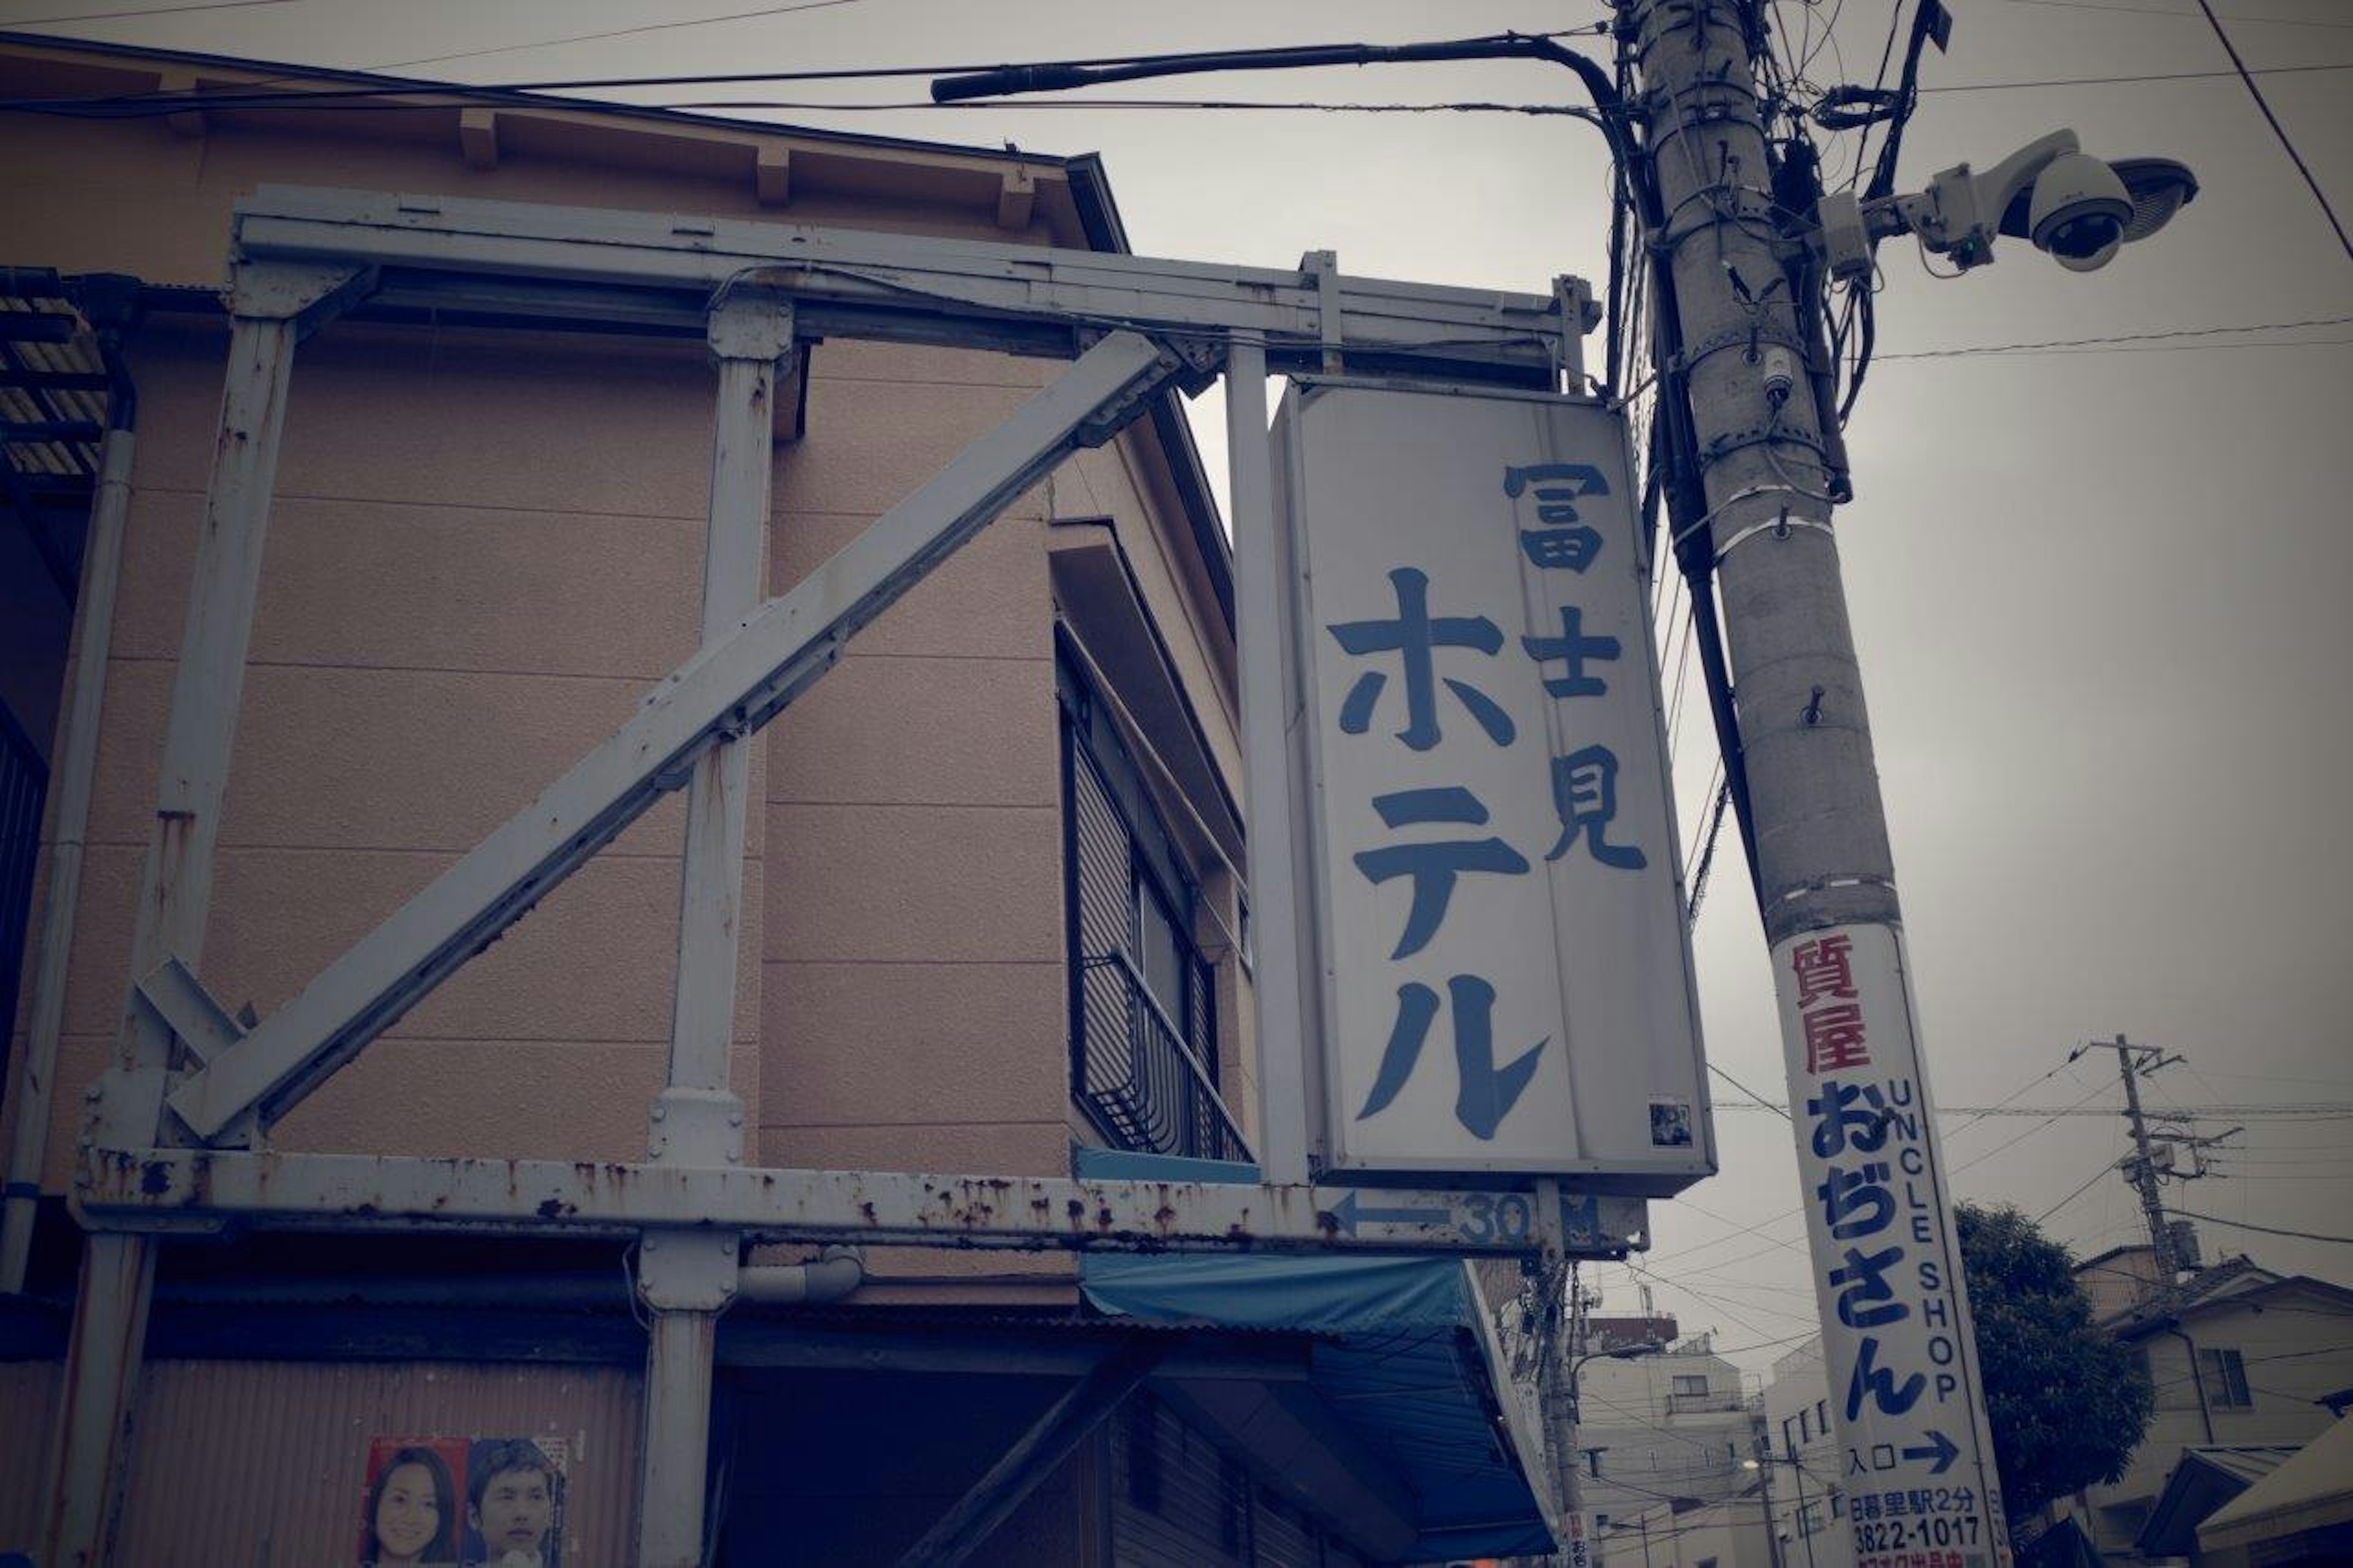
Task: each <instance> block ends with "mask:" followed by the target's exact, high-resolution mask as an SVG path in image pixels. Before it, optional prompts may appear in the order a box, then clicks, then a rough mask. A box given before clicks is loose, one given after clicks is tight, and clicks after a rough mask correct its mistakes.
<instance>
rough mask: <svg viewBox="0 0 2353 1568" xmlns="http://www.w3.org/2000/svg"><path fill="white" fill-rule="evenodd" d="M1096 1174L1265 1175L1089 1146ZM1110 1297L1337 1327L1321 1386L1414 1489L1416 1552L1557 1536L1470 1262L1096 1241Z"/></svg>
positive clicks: (1103, 1286) (1149, 1316) (1242, 1323)
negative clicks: (1106, 1248)
mask: <svg viewBox="0 0 2353 1568" xmlns="http://www.w3.org/2000/svg"><path fill="white" fill-rule="evenodd" d="M1078 1174H1079V1175H1080V1176H1081V1177H1082V1178H1088V1179H1094V1180H1139V1181H1154V1180H1157V1181H1191V1182H1215V1181H1228V1182H1256V1181H1257V1180H1258V1171H1257V1168H1256V1167H1255V1166H1251V1165H1245V1164H1238V1163H1228V1162H1213V1161H1204V1160H1181V1159H1176V1158H1173V1157H1170V1156H1166V1155H1155V1154H1130V1153H1124V1152H1118V1151H1114V1150H1103V1149H1083V1150H1081V1151H1080V1152H1079V1159H1078ZM1079 1278H1080V1283H1081V1285H1082V1287H1083V1289H1085V1291H1086V1296H1087V1300H1088V1301H1089V1302H1090V1303H1091V1304H1092V1306H1093V1307H1094V1308H1095V1309H1096V1310H1099V1311H1102V1312H1106V1313H1110V1314H1113V1315H1116V1316H1123V1317H1134V1318H1141V1319H1145V1320H1147V1321H1154V1322H1199V1323H1204V1324H1216V1325H1218V1326H1220V1327H1224V1328H1246V1329H1274V1330H1283V1329H1287V1330H1294V1331H1301V1332H1306V1333H1314V1334H1317V1335H1321V1336H1324V1338H1323V1339H1322V1341H1321V1342H1318V1343H1317V1344H1316V1345H1315V1347H1314V1350H1313V1351H1312V1352H1311V1361H1310V1370H1309V1385H1310V1386H1311V1387H1312V1388H1313V1389H1314V1391H1315V1393H1316V1394H1318V1395H1319V1396H1320V1397H1321V1399H1322V1400H1323V1402H1324V1405H1326V1406H1327V1407H1328V1408H1329V1409H1330V1410H1331V1411H1332V1413H1333V1414H1334V1415H1335V1417H1336V1418H1337V1419H1338V1420H1339V1421H1340V1422H1341V1423H1342V1424H1344V1425H1345V1426H1347V1427H1348V1428H1350V1429H1351V1430H1352V1431H1353V1433H1354V1434H1355V1436H1356V1437H1358V1438H1359V1439H1361V1441H1362V1443H1363V1445H1364V1447H1365V1448H1366V1449H1367V1450H1369V1451H1370V1453H1371V1454H1372V1455H1373V1456H1374V1457H1375V1458H1377V1459H1378V1460H1379V1461H1380V1462H1382V1463H1384V1464H1386V1465H1387V1466H1388V1468H1389V1470H1390V1475H1389V1477H1388V1479H1390V1480H1391V1481H1392V1482H1394V1483H1395V1488H1396V1489H1397V1490H1398V1492H1399V1493H1400V1494H1401V1495H1403V1496H1406V1497H1409V1498H1410V1499H1411V1500H1412V1502H1413V1506H1414V1510H1415V1517H1414V1519H1413V1521H1412V1522H1413V1524H1414V1526H1415V1528H1416V1529H1417V1530H1418V1531H1419V1539H1418V1540H1417V1542H1416V1543H1415V1547H1414V1550H1413V1551H1412V1552H1411V1553H1410V1554H1409V1555H1410V1559H1411V1560H1413V1561H1430V1560H1442V1559H1447V1558H1463V1557H1500V1556H1510V1555H1514V1554H1533V1553H1539V1552H1550V1551H1552V1550H1554V1549H1555V1545H1556V1531H1555V1528H1554V1522H1553V1521H1552V1520H1551V1518H1550V1510H1549V1507H1548V1504H1547V1502H1546V1499H1545V1495H1544V1491H1543V1483H1542V1482H1541V1481H1540V1480H1532V1478H1531V1477H1530V1476H1529V1475H1528V1473H1527V1469H1526V1463H1527V1459H1528V1458H1529V1457H1530V1456H1531V1455H1532V1454H1533V1452H1534V1448H1533V1446H1532V1443H1531V1442H1530V1440H1529V1439H1527V1438H1526V1437H1525V1436H1524V1435H1522V1434H1521V1433H1519V1432H1518V1431H1517V1430H1516V1429H1515V1426H1514V1422H1513V1421H1512V1420H1511V1419H1510V1417H1509V1416H1508V1415H1505V1414H1504V1413H1505V1412H1510V1411H1513V1410H1514V1409H1515V1407H1516V1406H1515V1404H1514V1395H1513V1393H1512V1391H1511V1388H1510V1386H1509V1382H1508V1379H1507V1377H1506V1376H1505V1374H1504V1371H1503V1369H1502V1367H1501V1365H1500V1363H1499V1362H1498V1360H1497V1357H1496V1353H1495V1349H1494V1344H1493V1339H1492V1338H1491V1336H1490V1334H1489V1331H1488V1328H1487V1324H1486V1322H1485V1321H1484V1319H1483V1315H1482V1309H1481V1306H1480V1302H1479V1296H1478V1292H1477V1289H1475V1287H1474V1286H1473V1285H1472V1279H1471V1275H1470V1270H1469V1268H1467V1266H1465V1265H1464V1264H1462V1263H1461V1262H1459V1261H1456V1260H1452V1259H1449V1258H1393V1257H1380V1256H1374V1255H1364V1256H1356V1255H1345V1254H1344V1255H1335V1256H1333V1257H1329V1258H1313V1257H1278V1256H1271V1255H1261V1254H1252V1253H1229V1254H1218V1253H1210V1254H1201V1253H1184V1254H1174V1253H1163V1254H1134V1253H1084V1254H1082V1255H1081V1258H1080V1274H1079Z"/></svg>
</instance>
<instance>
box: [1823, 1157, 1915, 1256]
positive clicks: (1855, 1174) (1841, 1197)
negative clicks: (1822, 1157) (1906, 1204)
mask: <svg viewBox="0 0 2353 1568" xmlns="http://www.w3.org/2000/svg"><path fill="white" fill-rule="evenodd" d="M1886 1183H1887V1162H1886V1161H1884V1160H1871V1161H1866V1162H1865V1163H1863V1164H1862V1165H1860V1166H1858V1167H1856V1168H1855V1169H1854V1170H1852V1171H1850V1170H1846V1169H1845V1168H1843V1167H1841V1166H1838V1165H1832V1166H1831V1168H1830V1180H1828V1181H1826V1182H1824V1183H1823V1184H1821V1185H1820V1186H1819V1187H1816V1188H1815V1189H1814V1196H1816V1197H1818V1198H1820V1200H1821V1201H1822V1219H1823V1222H1824V1223H1825V1224H1827V1225H1828V1226H1830V1229H1831V1236H1833V1237H1836V1238H1837V1239H1839V1240H1841V1241H1857V1240H1860V1239H1862V1237H1866V1236H1877V1235H1878V1234H1879V1233H1880V1232H1881V1231H1883V1230H1885V1229H1886V1228H1887V1222H1888V1221H1889V1220H1891V1219H1894V1217H1895V1194H1893V1193H1891V1192H1889V1191H1888V1190H1887V1186H1886Z"/></svg>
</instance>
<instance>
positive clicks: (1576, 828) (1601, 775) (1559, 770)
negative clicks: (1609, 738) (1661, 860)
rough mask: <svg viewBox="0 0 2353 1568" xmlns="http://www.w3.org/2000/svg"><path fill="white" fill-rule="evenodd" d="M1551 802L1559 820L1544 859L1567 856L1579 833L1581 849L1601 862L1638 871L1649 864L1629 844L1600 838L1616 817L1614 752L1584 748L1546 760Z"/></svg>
mask: <svg viewBox="0 0 2353 1568" xmlns="http://www.w3.org/2000/svg"><path fill="white" fill-rule="evenodd" d="M1552 806H1553V811H1554V813H1555V814H1556V816H1559V818H1560V826H1561V835H1560V842H1559V843H1557V844H1556V845H1554V846H1553V847H1552V851H1551V853H1549V854H1547V855H1546V857H1545V858H1546V859H1547V860H1557V859H1559V858H1561V857H1562V856H1564V855H1566V854H1567V853H1568V847H1569V846H1570V845H1571V844H1574V843H1576V842H1577V835H1578V834H1580V833H1582V834H1583V835H1584V836H1585V847H1586V848H1587V849H1588V850H1589V851H1591V852H1592V855H1593V858H1595V859H1596V860H1599V861H1600V862H1601V864H1603V865H1604V866H1608V867H1610V868H1613V869H1615V870H1620V871H1639V870H1641V868H1643V867H1645V866H1647V865H1649V864H1650V860H1649V858H1647V857H1645V856H1644V855H1643V853H1642V852H1641V850H1640V849H1638V848H1636V847H1634V846H1632V845H1630V844H1611V843H1609V842H1607V841H1606V840H1605V839H1604V838H1603V837H1602V836H1603V835H1604V834H1605V833H1607V832H1608V831H1609V824H1610V823H1611V822H1613V821H1615V820H1616V819H1617V816H1618V754H1617V753H1616V752H1612V751H1611V750H1610V749H1609V747H1607V746H1587V747H1585V748H1584V749H1582V750H1580V751H1575V752H1570V753H1569V754H1568V755H1567V756H1565V757H1555V758H1554V759H1553V760H1552Z"/></svg>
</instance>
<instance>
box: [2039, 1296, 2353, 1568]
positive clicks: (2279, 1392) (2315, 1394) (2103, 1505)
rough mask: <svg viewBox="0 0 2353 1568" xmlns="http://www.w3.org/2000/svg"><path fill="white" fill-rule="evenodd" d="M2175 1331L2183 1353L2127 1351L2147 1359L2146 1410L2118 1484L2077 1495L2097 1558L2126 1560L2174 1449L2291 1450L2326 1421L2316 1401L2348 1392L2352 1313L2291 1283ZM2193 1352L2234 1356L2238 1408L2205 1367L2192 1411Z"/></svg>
mask: <svg viewBox="0 0 2353 1568" xmlns="http://www.w3.org/2000/svg"><path fill="white" fill-rule="evenodd" d="M2182 1328H2183V1330H2184V1331H2185V1332H2186V1333H2187V1334H2188V1336H2189V1344H2186V1345H2185V1344H2184V1343H2183V1342H2182V1341H2181V1340H2179V1339H2177V1338H2175V1337H2174V1336H2173V1335H2171V1334H2169V1333H2163V1332H2152V1333H2144V1334H2141V1335H2139V1336H2137V1338H2136V1340H2135V1341H2134V1342H2135V1343H2136V1344H2137V1345H2138V1346H2139V1347H2140V1348H2141V1349H2142V1350H2143V1351H2144V1352H2145V1353H2146V1355H2147V1360H2148V1370H2149V1380H2150V1382H2151V1384H2153V1386H2154V1388H2155V1390H2156V1410H2155V1414H2154V1415H2152V1417H2151V1418H2150V1421H2149V1425H2148V1432H2147V1436H2144V1437H2143V1438H2142V1439H2141V1444H2140V1447H2138V1448H2137V1449H2135V1450H2134V1452H2133V1457H2132V1461H2131V1463H2130V1465H2129V1466H2128V1467H2127V1468H2126V1471H2125V1474H2124V1476H2123V1478H2122V1479H2120V1480H2118V1481H2117V1482H2116V1484H2115V1485H2114V1486H2103V1487H2093V1488H2090V1489H2087V1490H2086V1491H2085V1492H2084V1493H2083V1494H2082V1497H2083V1512H2084V1514H2086V1515H2088V1521H2087V1522H2088V1525H2089V1527H2090V1528H2091V1529H2092V1531H2094V1543H2095V1544H2096V1545H2097V1546H2098V1547H2099V1549H2100V1550H2101V1551H2102V1552H2128V1551H2129V1549H2130V1547H2131V1545H2132V1542H2133V1539H2134V1537H2135V1536H2137V1534H2138V1533H2139V1532H2140V1528H2141V1526H2142V1524H2143V1523H2144V1522H2145V1521H2147V1516H2148V1511H2149V1509H2150V1507H2151V1506H2152V1505H2153V1504H2154V1503H2155V1501H2156V1500H2157V1497H2158V1493H2159V1492H2160V1491H2161V1490H2162V1489H2164V1486H2165V1482H2166V1479H2167V1478H2168V1476H2170V1475H2171V1474H2172V1473H2173V1468H2174V1467H2175V1466H2176V1465H2177V1464H2179V1462H2180V1458H2181V1451H2182V1450H2183V1449H2184V1448H2187V1447H2289V1448H2295V1447H2302V1446H2303V1445H2304V1444H2306V1443H2307V1442H2310V1441H2311V1440H2312V1439H2313V1438H2314V1437H2316V1436H2318V1435H2319V1434H2320V1433H2321V1432H2322V1431H2324V1430H2325V1429H2327V1426H2328V1425H2329V1424H2330V1421H2331V1419H2332V1417H2331V1415H2330V1414H2329V1411H2328V1407H2327V1405H2323V1404H2321V1403H2320V1399H2321V1396H2322V1395H2323V1394H2332V1393H2335V1392H2337V1390H2340V1389H2343V1388H2345V1387H2347V1386H2348V1385H2353V1309H2348V1307H2347V1306H2346V1305H2345V1304H2344V1302H2342V1301H2341V1300H2338V1299H2337V1295H2334V1294H2331V1293H2328V1292H2327V1291H2324V1290H2317V1289H2305V1288H2298V1287H2296V1286H2295V1285H2294V1284H2293V1282H2291V1283H2290V1285H2289V1286H2288V1287H2287V1288H2285V1289H2266V1290H2263V1291H2261V1292H2260V1293H2251V1294H2250V1295H2249V1296H2246V1297H2238V1298H2230V1299H2225V1300H2220V1301H2214V1302H2210V1303H2202V1304H2193V1305H2192V1306H2191V1307H2190V1308H2189V1310H2187V1311H2186V1312H2185V1313H2184V1314H2183V1317H2182ZM2193 1347H2194V1348H2195V1349H2197V1350H2200V1351H2206V1352H2237V1355H2238V1358H2239V1366H2240V1368H2241V1370H2242V1377H2243V1381H2244V1383H2245V1385H2246V1389H2245V1391H2246V1394H2247V1399H2248V1403H2247V1404H2246V1405H2243V1406H2242V1405H2235V1404H2232V1403H2228V1402H2227V1401H2228V1400H2229V1398H2230V1396H2231V1395H2232V1394H2234V1393H2235V1392H2236V1391H2235V1390H2234V1389H2232V1388H2229V1387H2226V1386H2224V1385H2222V1384H2221V1383H2219V1382H2218V1380H2217V1379H2216V1377H2215V1376H2214V1373H2213V1369H2212V1367H2211V1364H2209V1365H2207V1366H2206V1367H2204V1368H2203V1369H2202V1370H2203V1372H2204V1377H2203V1382H2204V1389H2203V1394H2204V1403H2203V1407H2202V1408H2201V1405H2200V1377H2199V1376H2196V1375H2193V1373H2192V1368H2191V1359H2190V1352H2191V1349H2192V1348H2193ZM2210 1423H2211V1434H2212V1435H2211V1436H2209V1435H2208V1428H2209V1424H2210Z"/></svg>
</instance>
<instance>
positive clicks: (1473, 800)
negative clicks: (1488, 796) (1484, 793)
mask: <svg viewBox="0 0 2353 1568" xmlns="http://www.w3.org/2000/svg"><path fill="white" fill-rule="evenodd" d="M1373 809H1374V810H1375V811H1377V812H1379V813H1380V814H1381V820H1382V821H1383V822H1385V823H1387V824H1388V826H1391V827H1410V826H1415V825H1416V824H1418V823H1424V822H1466V823H1470V824H1471V825H1472V826H1478V825H1480V824H1482V823H1484V822H1485V821H1486V820H1487V808H1486V807H1485V806H1484V805H1481V804H1480V803H1479V797H1478V796H1477V795H1472V793H1471V792H1470V791H1469V790H1467V789H1460V788H1455V787H1452V786H1449V787H1446V788H1442V789H1408V790H1399V791H1398V792H1397V793H1396V794H1394V795H1375V796H1374V797H1373ZM1355 858H1356V869H1357V870H1359V871H1362V872H1363V873H1364V874H1365V876H1366V879H1369V880H1371V881H1373V882H1375V883H1381V882H1386V881H1388V879H1390V878H1392V877H1411V878H1412V879H1413V908H1412V909H1411V910H1409V911H1408V912H1407V914H1406V919H1405V934H1404V935H1403V936H1400V937H1399V938H1398V944H1397V951H1396V952H1392V953H1390V954H1389V956H1390V957H1391V958H1393V959H1397V958H1405V957H1409V956H1410V955H1411V954H1413V953H1417V952H1420V951H1421V950H1422V949H1423V948H1425V947H1427V946H1429V945H1430V938H1431V937H1433V936H1435V935H1437V934H1438V922H1439V921H1442V920H1444V919H1445V918H1446V905H1447V901H1448V900H1451V898H1453V896H1454V879H1456V878H1457V877H1459V876H1461V874H1462V873H1463V872H1465V871H1489V872H1493V873H1495V874H1497V875H1500V876H1509V877H1519V876H1525V875H1526V874H1527V871H1528V869H1529V868H1528V862H1527V858H1526V857H1525V856H1523V855H1522V854H1521V853H1520V852H1519V851H1518V850H1516V849H1514V848H1513V847H1511V846H1510V845H1508V844H1506V843H1504V841H1503V840H1502V839H1500V838H1494V837H1488V838H1457V839H1451V840H1448V841H1446V842H1442V843H1436V844H1397V845H1392V846H1390V847H1388V848H1386V849H1367V850H1365V851H1364V852H1363V853H1361V854H1359V855H1357V856H1356V857H1355Z"/></svg>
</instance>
